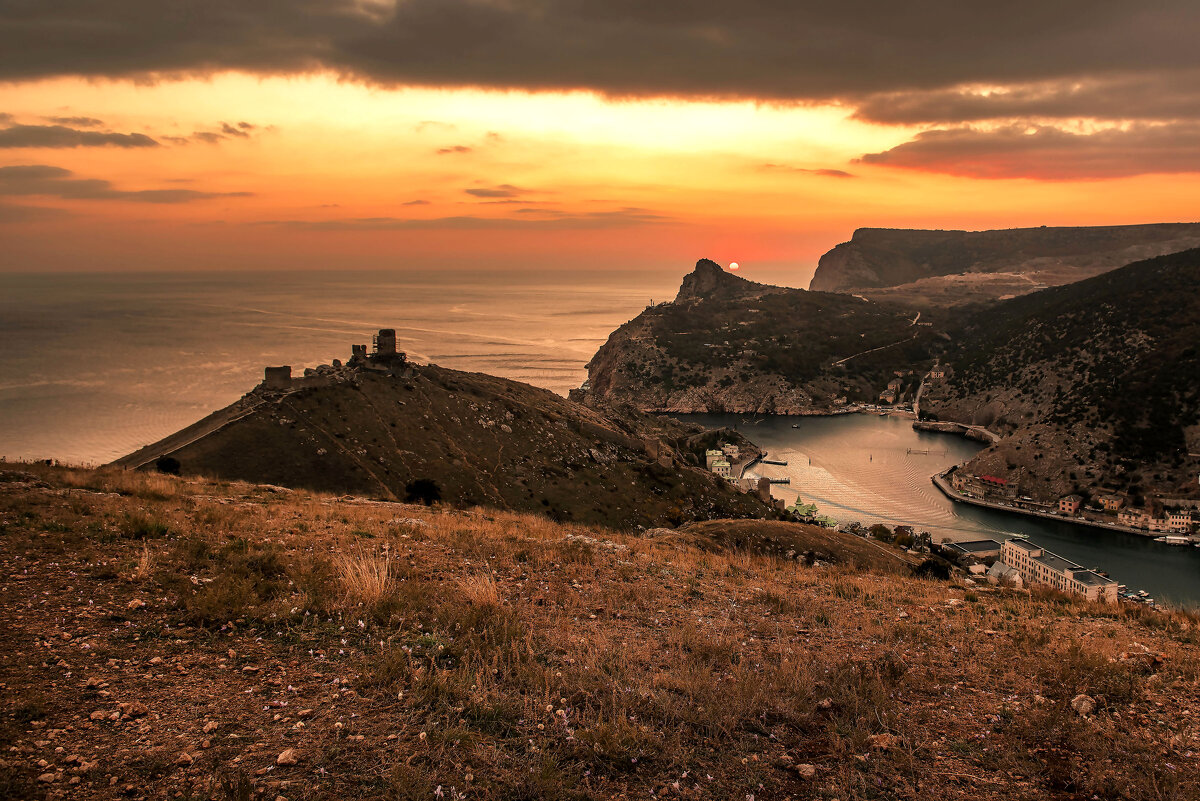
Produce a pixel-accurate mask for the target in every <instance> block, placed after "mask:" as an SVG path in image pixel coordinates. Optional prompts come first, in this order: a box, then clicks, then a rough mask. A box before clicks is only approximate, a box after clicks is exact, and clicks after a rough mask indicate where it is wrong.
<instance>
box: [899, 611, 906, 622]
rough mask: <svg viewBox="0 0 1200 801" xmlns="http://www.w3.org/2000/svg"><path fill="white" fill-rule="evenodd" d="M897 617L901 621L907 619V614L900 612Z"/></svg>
mask: <svg viewBox="0 0 1200 801" xmlns="http://www.w3.org/2000/svg"><path fill="white" fill-rule="evenodd" d="M897 617H899V618H900V619H901V620H903V619H904V618H906V617H908V612H901V613H900V614H899V615H897Z"/></svg>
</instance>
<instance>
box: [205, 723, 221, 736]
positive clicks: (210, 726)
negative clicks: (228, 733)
mask: <svg viewBox="0 0 1200 801" xmlns="http://www.w3.org/2000/svg"><path fill="white" fill-rule="evenodd" d="M219 726H220V724H218V723H217V722H215V721H212V720H210V721H208V722H207V723H205V724H204V733H205V734H211V733H212V732H214V731H216V730H217V729H218V728H219Z"/></svg>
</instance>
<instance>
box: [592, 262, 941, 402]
mask: <svg viewBox="0 0 1200 801" xmlns="http://www.w3.org/2000/svg"><path fill="white" fill-rule="evenodd" d="M915 317H916V312H908V311H906V310H904V309H902V308H899V307H897V306H894V305H891V304H881V303H874V302H870V301H866V300H862V299H860V298H854V297H849V296H846V295H839V294H833V293H826V292H808V291H805V290H803V289H788V288H784V287H773V286H765V285H763V284H754V283H751V282H749V281H744V280H743V279H741V278H738V277H736V276H732V275H729V274H727V273H724V272H723V271H721V270H720V268H719V267H717V266H716V265H715V264H713V263H712V262H709V261H708V260H707V259H702V260H701V261H700V262H698V263H697V265H696V269H695V271H693V272H692V273H691V274H689V275H687V276H685V277H684V279H683V285H682V287H681V289H680V293H679V296H678V297H677V298H676V299H675V301H674V302H671V303H662V304H659V305H657V306H652V307H650V308H647V309H646V310H645V311H643V312H642V313H641V314H639V315H638V316H637V317H636V318H634V319H633V320H631V321H629V322H628V323H625V324H624V325H622V326H621V327H620V328H618V329H617V330H616V331H614V332H613V333H612V334H611V335H610V336H609V338H608V341H607V342H605V344H604V345H603V346H601V348H600V349H599V350H598V351H597V352H596V355H595V356H594V357H592V360H591V362H590V363H589V364H588V382H587V384H586V385H585V386H584V388H583V389H582V390H581V391H580V392H579V395H578V397H581V398H583V399H586V400H587V401H589V402H592V403H612V402H625V403H633V404H635V405H636V406H638V407H639V408H641V409H646V410H653V411H669V412H720V411H730V412H758V413H791V414H803V413H806V412H811V411H814V410H829V409H834V408H837V407H838V406H839V400H838V399H842V400H841V401H840V403H841V404H844V403H845V402H846V399H849V400H852V401H853V400H874V399H875V397H876V396H877V395H878V393H879V391H880V389H882V388H883V385H885V384H886V383H887V379H888V377H889V376H890V374H891V371H892V370H893V369H894V367H895V366H896V365H898V364H904V365H910V364H912V363H921V362H923V361H925V360H927V359H928V349H929V346H930V344H931V343H932V342H933V341H935V340H936V339H937V335H936V333H935V329H934V328H933V327H931V326H929V325H915V324H914V322H915ZM929 319H930V317H929V316H928V315H926V316H925V317H923V318H922V320H924V321H928V320H929Z"/></svg>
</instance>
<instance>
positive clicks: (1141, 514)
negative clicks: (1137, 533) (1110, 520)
mask: <svg viewBox="0 0 1200 801" xmlns="http://www.w3.org/2000/svg"><path fill="white" fill-rule="evenodd" d="M1117 522H1118V523H1120V524H1121V525H1123V526H1129V527H1130V528H1149V527H1150V513H1149V512H1147V511H1146V510H1145V509H1137V508H1129V509H1122V510H1121V511H1119V512H1117Z"/></svg>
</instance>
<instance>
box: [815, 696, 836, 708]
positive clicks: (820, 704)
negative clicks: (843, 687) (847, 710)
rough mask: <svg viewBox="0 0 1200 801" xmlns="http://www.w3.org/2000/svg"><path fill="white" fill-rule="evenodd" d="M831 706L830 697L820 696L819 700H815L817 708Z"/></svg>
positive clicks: (831, 700)
mask: <svg viewBox="0 0 1200 801" xmlns="http://www.w3.org/2000/svg"><path fill="white" fill-rule="evenodd" d="M832 707H833V699H832V698H822V699H821V700H820V701H817V709H831V708H832Z"/></svg>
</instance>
